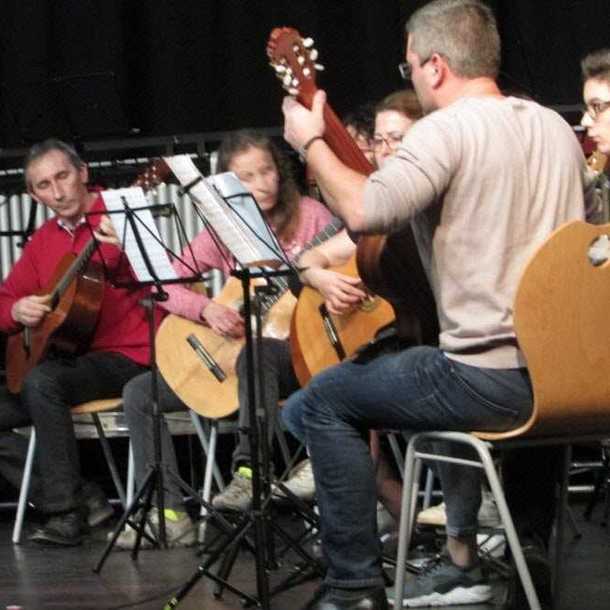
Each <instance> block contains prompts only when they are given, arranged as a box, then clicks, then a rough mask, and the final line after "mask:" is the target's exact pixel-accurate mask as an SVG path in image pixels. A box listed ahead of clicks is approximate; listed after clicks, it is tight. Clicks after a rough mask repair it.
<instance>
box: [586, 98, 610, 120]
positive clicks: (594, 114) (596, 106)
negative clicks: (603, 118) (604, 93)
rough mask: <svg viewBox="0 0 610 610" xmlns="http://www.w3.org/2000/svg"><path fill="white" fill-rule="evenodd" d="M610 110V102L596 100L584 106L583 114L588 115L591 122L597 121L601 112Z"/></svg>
mask: <svg viewBox="0 0 610 610" xmlns="http://www.w3.org/2000/svg"><path fill="white" fill-rule="evenodd" d="M608 108H610V100H606V101H604V100H597V101H594V102H591V103H590V104H587V105H586V106H585V114H588V115H589V117H590V118H591V120H592V121H597V119H598V118H599V115H600V114H602V112H606V110H608Z"/></svg>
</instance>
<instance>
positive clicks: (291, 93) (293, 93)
mask: <svg viewBox="0 0 610 610" xmlns="http://www.w3.org/2000/svg"><path fill="white" fill-rule="evenodd" d="M288 93H290V95H295V96H296V95H299V90H298V89H294V88H293V87H290V89H288Z"/></svg>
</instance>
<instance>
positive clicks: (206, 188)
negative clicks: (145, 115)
mask: <svg viewBox="0 0 610 610" xmlns="http://www.w3.org/2000/svg"><path fill="white" fill-rule="evenodd" d="M164 160H165V162H166V163H167V164H168V165H169V167H170V169H171V170H172V171H173V172H174V174H175V176H176V178H178V180H179V181H180V184H182V185H183V186H184V187H189V195H190V196H191V197H192V199H193V202H194V203H195V205H197V206H198V207H199V208H200V209H201V211H202V213H203V215H204V217H205V219H206V221H207V222H209V223H210V225H211V226H212V228H213V229H214V231H215V232H216V234H217V235H218V237H219V238H220V240H221V241H222V243H223V244H224V245H225V246H226V247H227V248H228V249H229V250H230V252H231V253H232V254H233V256H234V257H235V258H236V260H237V261H239V263H240V264H241V265H242V266H248V265H252V264H254V263H257V262H260V261H262V260H266V261H271V260H273V261H276V262H278V263H284V262H285V261H284V259H283V255H282V250H281V247H280V246H279V243H278V242H277V238H276V237H275V235H274V234H273V233H272V232H271V231H270V230H269V228H268V226H267V225H266V223H265V222H264V220H263V218H262V217H261V215H260V212H259V211H258V208H257V207H256V203H255V202H254V200H253V198H252V196H251V195H250V194H249V193H248V191H247V189H246V188H245V187H244V186H243V185H242V184H241V182H240V181H239V179H238V178H237V176H235V174H233V173H230V172H229V173H226V174H218V175H217V176H213V177H210V178H208V179H207V180H206V179H205V178H203V176H202V175H201V173H200V172H199V170H198V169H197V167H196V166H195V164H194V163H193V161H192V159H191V158H190V157H189V156H188V155H176V156H173V157H164ZM197 180H198V182H197ZM214 187H216V188H217V189H218V191H220V195H219V193H218V191H217V190H216V188H214ZM221 195H222V196H221ZM223 197H230V198H231V200H230V201H231V204H230V205H228V204H227V202H226V201H224V199H223ZM236 211H237V213H236ZM257 236H258V237H257ZM267 244H271V245H272V247H271V248H270V247H269V246H268V245H267Z"/></svg>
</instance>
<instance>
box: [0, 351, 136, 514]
mask: <svg viewBox="0 0 610 610" xmlns="http://www.w3.org/2000/svg"><path fill="white" fill-rule="evenodd" d="M144 370H145V367H143V366H141V365H139V364H136V363H135V362H133V361H132V360H130V359H129V358H127V357H125V356H123V355H122V354H118V353H113V352H91V353H88V354H85V355H83V356H78V357H56V356H52V355H51V356H49V357H48V358H47V359H46V360H44V361H43V362H41V363H40V364H39V365H37V366H36V367H34V368H33V369H32V370H31V371H30V372H29V373H28V375H27V376H26V378H25V380H24V383H23V387H22V389H21V393H20V395H19V396H18V397H17V396H12V395H11V394H9V393H8V391H7V390H6V388H2V390H1V391H0V431H1V432H2V434H0V444H1V445H2V446H3V449H5V450H6V448H7V447H8V446H9V445H10V444H12V443H13V441H12V439H11V435H12V433H11V430H12V428H15V427H20V426H28V425H32V424H33V425H34V427H35V428H36V460H35V461H36V465H35V467H36V473H39V474H40V477H35V479H34V481H33V485H34V490H35V491H36V493H41V499H40V502H41V508H42V509H43V510H44V511H45V512H48V513H54V512H62V511H67V510H73V509H75V508H77V507H78V506H79V504H80V502H81V476H80V463H79V456H78V447H77V443H76V437H75V435H74V425H73V423H72V414H71V413H70V408H71V407H73V406H75V405H77V404H80V403H82V402H88V401H90V400H98V399H103V398H115V397H117V396H120V395H121V390H122V389H123V385H124V384H125V383H126V382H127V381H128V380H129V379H131V378H132V377H133V376H134V375H137V374H139V373H141V372H142V371H144ZM2 453H3V451H0V454H2ZM13 457H14V456H13ZM24 457H25V456H22V458H24ZM2 459H3V465H2V467H0V471H2V472H4V474H5V476H6V477H7V478H8V479H9V480H10V481H11V482H15V480H14V478H15V468H19V465H18V464H16V462H15V459H13V460H12V468H11V470H12V472H11V473H9V472H6V471H5V469H8V468H9V466H10V465H11V462H10V461H9V458H8V457H6V456H3V458H2ZM17 461H21V459H18V460H17ZM22 468H23V466H21V469H22ZM39 488H40V492H38V489H39Z"/></svg>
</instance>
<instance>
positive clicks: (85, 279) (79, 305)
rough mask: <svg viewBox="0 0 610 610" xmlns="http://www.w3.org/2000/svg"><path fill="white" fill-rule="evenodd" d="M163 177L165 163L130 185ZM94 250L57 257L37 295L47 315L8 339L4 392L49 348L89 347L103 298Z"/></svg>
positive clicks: (90, 243) (13, 389)
mask: <svg viewBox="0 0 610 610" xmlns="http://www.w3.org/2000/svg"><path fill="white" fill-rule="evenodd" d="M168 174H169V168H168V167H167V165H166V164H165V162H164V161H157V162H155V163H154V164H153V165H152V166H150V167H149V168H148V169H147V170H146V171H145V172H144V173H143V174H142V175H140V176H139V177H138V178H137V179H136V181H135V183H134V186H141V187H142V188H144V189H147V188H151V187H152V186H154V185H156V184H159V182H162V181H163V179H164V178H165V176H167V175H168ZM95 250H96V244H95V239H94V238H93V237H91V239H89V241H88V242H87V244H86V245H85V247H84V248H83V249H82V250H81V252H80V253H79V254H78V255H75V254H73V253H68V254H66V255H65V256H63V257H62V258H61V260H60V261H59V263H58V264H57V267H56V268H55V272H54V274H53V277H52V278H51V280H50V281H49V283H48V284H47V285H46V286H45V287H44V288H43V289H42V290H40V291H39V292H38V293H37V294H39V295H49V297H50V301H49V303H50V306H51V311H50V312H49V313H48V314H47V315H46V316H45V317H44V318H43V320H42V322H41V323H40V324H39V325H38V326H36V327H34V328H30V327H25V328H23V329H22V330H20V331H19V332H17V333H14V334H12V335H10V336H9V338H8V342H7V349H6V362H7V365H6V385H7V387H8V389H9V391H10V392H13V393H15V394H16V393H18V392H20V391H21V386H22V384H23V380H24V378H25V376H26V375H27V373H28V372H29V371H30V370H31V369H32V368H33V367H34V366H36V364H38V363H39V362H40V361H41V360H42V359H43V358H44V357H45V355H46V354H47V352H48V350H49V348H50V347H51V346H54V347H56V348H57V349H59V350H61V351H62V352H66V353H77V352H79V351H82V350H83V349H85V348H86V346H87V345H88V343H89V342H90V340H91V337H92V336H93V332H94V330H95V326H96V324H97V318H98V313H99V309H100V306H101V303H102V299H103V296H104V274H103V269H102V266H101V264H99V263H97V262H96V261H92V260H91V257H92V256H93V254H94V252H95Z"/></svg>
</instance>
